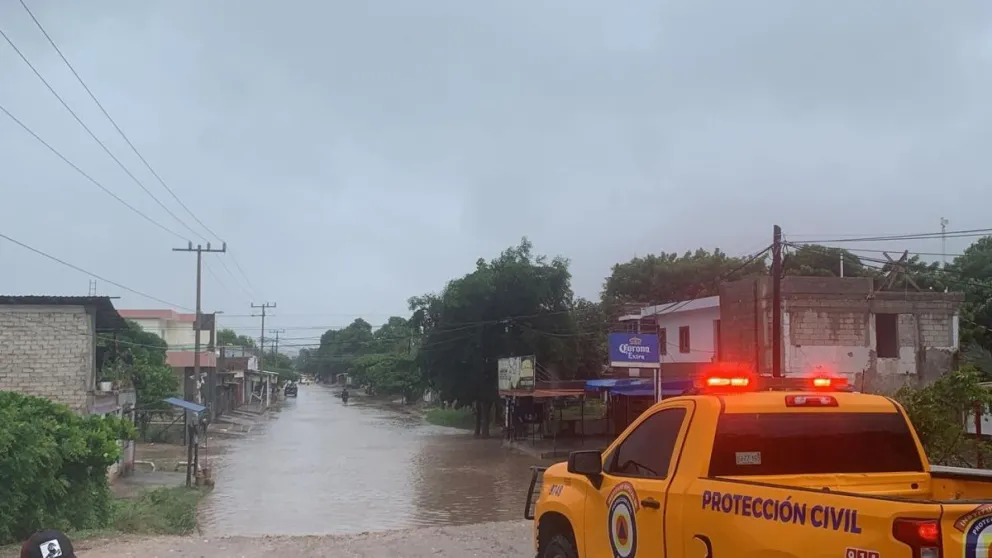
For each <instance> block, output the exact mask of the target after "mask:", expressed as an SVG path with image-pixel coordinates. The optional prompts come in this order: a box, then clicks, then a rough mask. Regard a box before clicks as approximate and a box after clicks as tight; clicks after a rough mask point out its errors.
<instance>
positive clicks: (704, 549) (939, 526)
mask: <svg viewBox="0 0 992 558" xmlns="http://www.w3.org/2000/svg"><path fill="white" fill-rule="evenodd" d="M798 381H800V382H802V383H803V384H804V385H795V381H793V382H792V384H791V385H786V384H785V380H782V379H771V378H765V377H755V376H746V375H745V376H739V377H738V376H734V377H729V376H728V377H721V376H709V377H706V378H705V379H704V380H702V382H701V385H700V386H699V389H696V390H694V391H693V392H691V394H689V395H685V396H680V397H675V398H672V399H666V400H665V401H662V402H660V403H658V404H656V405H654V406H653V407H651V408H650V409H649V410H648V411H647V412H645V413H644V414H642V415H641V416H640V417H639V418H638V419H637V420H636V421H634V422H633V423H632V424H631V425H630V427H628V428H627V429H626V430H625V431H624V433H623V434H621V435H620V436H619V437H618V438H617V439H616V440H615V441H614V442H613V443H612V444H611V445H610V446H609V447H608V448H607V449H606V450H605V451H603V452H600V451H577V452H573V453H572V454H571V455H570V456H569V458H568V462H567V463H558V464H556V465H552V466H551V467H548V468H546V469H544V468H534V476H533V478H532V480H531V489H530V492H529V493H528V495H527V503H526V508H525V517H526V518H527V519H532V520H534V546H535V550H536V552H537V556H538V558H609V557H613V558H632V557H635V556H637V557H641V558H644V557H651V558H662V557H664V558H757V557H762V558H772V557H774V558H812V557H820V556H822V557H829V558H903V557H904V558H950V557H953V558H957V557H962V556H963V557H964V558H989V557H992V472H990V471H984V470H975V469H959V468H952V467H937V466H931V465H930V464H929V461H928V460H927V457H926V455H925V454H924V452H923V448H922V446H921V445H920V441H919V439H918V437H917V435H916V432H915V430H914V429H913V427H912V425H911V424H910V423H909V421H908V420H907V418H906V414H905V412H904V410H903V409H902V407H901V406H900V405H899V404H898V403H896V402H895V401H893V400H892V399H889V398H887V397H882V396H878V395H867V394H861V393H853V392H851V391H849V390H846V389H845V388H844V387H843V386H839V385H838V384H842V383H843V381H842V380H837V379H831V378H822V377H818V378H807V379H802V380H798Z"/></svg>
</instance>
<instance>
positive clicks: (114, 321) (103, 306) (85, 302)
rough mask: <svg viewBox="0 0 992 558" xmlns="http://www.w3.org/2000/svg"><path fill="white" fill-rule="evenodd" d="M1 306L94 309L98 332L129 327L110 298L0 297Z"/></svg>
mask: <svg viewBox="0 0 992 558" xmlns="http://www.w3.org/2000/svg"><path fill="white" fill-rule="evenodd" d="M0 305H2V306H83V307H93V308H95V309H96V329H97V331H118V330H121V329H124V328H125V327H127V324H126V323H125V322H124V318H122V317H121V315H120V313H118V312H117V309H116V308H114V303H113V302H112V301H111V299H110V297H109V296H48V295H24V296H21V295H0Z"/></svg>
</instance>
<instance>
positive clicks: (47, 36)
mask: <svg viewBox="0 0 992 558" xmlns="http://www.w3.org/2000/svg"><path fill="white" fill-rule="evenodd" d="M20 3H21V6H22V7H23V8H24V11H26V12H27V14H28V16H30V17H31V21H33V22H34V24H35V26H36V27H38V30H39V31H41V33H42V35H44V36H45V39H46V40H48V44H50V45H51V46H52V48H53V49H54V50H55V52H56V53H58V55H59V58H61V59H62V62H64V63H65V65H66V67H67V68H69V71H70V72H72V75H73V76H75V78H76V81H78V82H79V85H81V86H82V87H83V89H84V90H85V91H86V94H87V95H89V97H90V99H92V100H93V103H94V104H96V106H97V108H99V109H100V112H102V113H103V115H104V116H105V117H107V120H109V121H110V123H111V124H112V125H113V127H114V129H115V130H117V133H118V134H120V136H121V138H123V139H124V141H125V142H126V143H127V145H128V147H130V148H131V151H133V152H134V154H135V155H136V156H137V157H138V159H139V160H140V161H141V163H142V164H143V165H144V166H145V168H147V169H148V171H149V172H150V173H151V174H152V176H154V177H155V179H156V180H157V181H158V183H159V184H161V185H162V187H163V188H165V190H166V191H167V192H168V193H169V195H171V196H172V199H174V200H175V201H176V203H178V204H179V205H180V206H181V207H182V208H183V209H184V210H185V211H186V213H188V214H189V215H190V217H192V218H193V220H194V221H196V222H197V224H199V225H200V226H201V227H203V229H204V230H205V231H207V233H209V234H210V235H211V236H213V237H215V238H216V239H217V240H219V241H221V243H225V240H224V239H223V238H221V236H220V235H219V234H217V233H216V232H214V231H213V230H212V229H211V228H210V227H208V226H207V224H206V223H204V222H203V221H202V220H201V219H200V218H199V217H198V216H197V215H196V213H194V212H193V210H191V209H190V208H189V207H188V206H187V205H186V204H185V203H184V202H183V200H182V199H181V198H180V197H179V196H178V195H177V194H176V192H175V191H174V190H173V189H172V188H171V187H170V186H169V185H168V184H167V183H166V182H165V180H164V179H163V178H162V176H161V175H160V174H159V173H158V171H156V170H155V168H154V167H152V165H151V163H149V162H148V160H147V159H146V158H145V156H144V155H142V153H141V151H139V150H138V148H137V146H135V145H134V142H132V141H131V138H129V137H128V136H127V134H126V133H124V130H123V129H122V128H121V127H120V125H118V124H117V121H116V120H114V118H113V117H112V116H111V115H110V113H109V112H108V111H107V109H106V107H104V106H103V103H101V102H100V100H99V99H98V98H97V96H96V94H95V93H93V91H92V90H91V89H90V87H89V85H87V83H86V81H85V80H84V79H83V77H82V76H81V75H79V72H77V71H76V68H75V67H74V66H73V65H72V63H71V62H69V59H68V58H67V57H66V56H65V54H64V53H63V52H62V49H61V48H59V46H58V44H56V43H55V39H53V38H52V36H51V35H50V34H49V33H48V31H47V30H46V29H45V26H44V25H42V24H41V22H40V21H39V20H38V18H37V17H36V16H35V15H34V12H33V11H31V8H30V7H28V5H27V3H26V2H25V1H24V0H20ZM8 42H9V40H8ZM12 46H13V45H12ZM22 58H23V57H22ZM25 61H26V60H25ZM29 64H30V63H29ZM36 73H37V72H36ZM39 77H40V76H39ZM67 108H68V107H67ZM187 228H188V227H187ZM191 230H192V229H191ZM194 234H197V233H195V232H194ZM197 236H200V235H197ZM200 238H202V239H203V240H206V239H205V238H203V237H202V236H200ZM229 255H230V256H231V261H233V262H234V265H235V266H236V267H237V268H238V271H239V272H240V273H241V275H242V277H244V279H245V282H246V283H247V284H248V287H249V289H250V290H252V291H254V290H255V289H254V287H253V286H252V284H251V280H250V279H249V278H248V275H247V274H246V273H245V272H244V269H242V267H241V264H239V263H238V260H237V258H235V257H234V254H229ZM221 264H222V265H224V267H225V268H226V267H227V266H226V264H224V263H223V260H221ZM228 273H230V270H228ZM231 275H232V277H233V276H234V274H233V273H232V274H231ZM235 280H236V279H235ZM250 297H251V295H250V294H249V298H250Z"/></svg>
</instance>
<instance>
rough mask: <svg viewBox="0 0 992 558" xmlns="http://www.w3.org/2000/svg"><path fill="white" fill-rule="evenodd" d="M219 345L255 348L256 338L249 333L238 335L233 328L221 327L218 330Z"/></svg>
mask: <svg viewBox="0 0 992 558" xmlns="http://www.w3.org/2000/svg"><path fill="white" fill-rule="evenodd" d="M217 346H218V347H247V348H249V349H254V348H255V340H254V339H252V338H251V337H248V336H247V335H238V333H237V332H236V331H234V330H233V329H227V328H224V329H219V330H217Z"/></svg>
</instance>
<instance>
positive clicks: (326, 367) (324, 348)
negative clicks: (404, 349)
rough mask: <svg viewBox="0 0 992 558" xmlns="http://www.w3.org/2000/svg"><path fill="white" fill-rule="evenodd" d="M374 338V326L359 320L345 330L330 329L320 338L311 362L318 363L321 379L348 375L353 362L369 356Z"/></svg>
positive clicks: (317, 371) (317, 369)
mask: <svg viewBox="0 0 992 558" xmlns="http://www.w3.org/2000/svg"><path fill="white" fill-rule="evenodd" d="M373 341H374V336H373V335H372V326H371V325H370V324H369V323H368V322H366V321H365V320H363V319H361V318H358V319H356V320H355V321H353V322H352V323H351V324H349V325H348V327H346V328H344V329H329V330H327V331H326V332H324V334H323V335H321V336H320V346H319V347H318V349H317V354H316V355H310V356H309V360H310V361H315V362H316V367H315V368H316V373H317V375H318V376H320V377H321V378H325V379H327V378H334V377H336V376H337V375H338V374H344V373H347V372H348V370H349V366H350V365H351V361H353V360H354V359H355V358H357V357H360V356H363V355H365V354H368V353H369V351H370V349H371V347H372V343H373Z"/></svg>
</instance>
